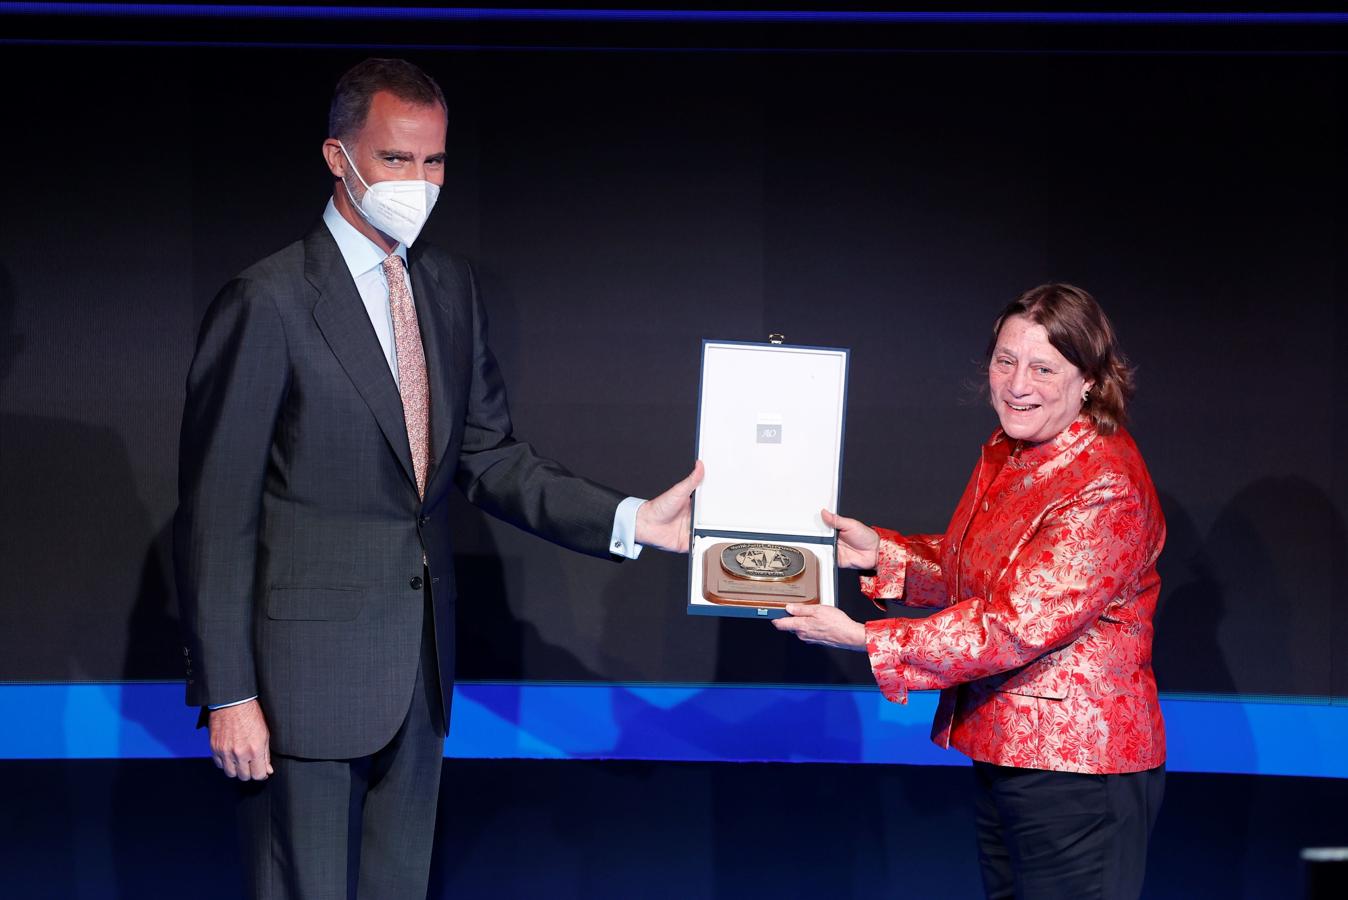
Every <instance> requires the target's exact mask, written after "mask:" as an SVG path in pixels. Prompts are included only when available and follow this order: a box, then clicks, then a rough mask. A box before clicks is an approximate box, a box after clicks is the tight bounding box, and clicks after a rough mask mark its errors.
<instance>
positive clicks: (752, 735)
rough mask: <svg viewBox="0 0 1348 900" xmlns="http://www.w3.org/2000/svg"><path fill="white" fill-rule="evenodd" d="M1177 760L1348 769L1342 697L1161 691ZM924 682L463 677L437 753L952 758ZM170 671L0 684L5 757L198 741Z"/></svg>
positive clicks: (954, 761)
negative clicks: (932, 736) (937, 735)
mask: <svg viewBox="0 0 1348 900" xmlns="http://www.w3.org/2000/svg"><path fill="white" fill-rule="evenodd" d="M1162 707H1163V709H1164V713H1165V719H1166V729H1167V732H1168V738H1169V748H1170V759H1169V763H1168V766H1169V768H1170V770H1171V771H1174V772H1224V773H1235V774H1250V775H1302V776H1315V777H1325V778H1348V705H1342V704H1329V703H1321V704H1311V703H1304V702H1278V703H1275V702H1252V701H1232V700H1195V699H1179V698H1165V699H1163V700H1162ZM935 708H936V695H935V694H933V693H920V694H913V695H912V696H911V698H910V701H909V703H908V704H907V705H906V706H900V705H898V704H894V703H889V702H888V701H886V700H885V699H884V698H883V697H882V696H881V695H880V694H879V693H878V692H877V691H876V690H874V689H873V688H807V687H780V686H779V687H746V686H738V687H719V686H716V687H713V686H674V685H623V684H520V683H515V682H509V683H497V682H484V683H463V684H459V685H458V687H457V688H456V689H455V695H454V712H453V727H452V728H451V733H450V737H449V739H448V740H447V741H446V742H445V755H446V756H449V757H454V758H463V759H490V758H525V759H644V760H683V761H710V762H749V761H771V762H828V763H890V764H907V765H963V764H965V762H966V761H965V759H964V757H963V756H961V755H960V754H959V753H956V752H954V751H945V750H941V749H939V748H937V747H936V746H934V745H933V744H932V743H931V742H930V741H928V739H927V734H928V730H929V728H930V724H931V718H932V715H933V713H934V712H935ZM195 720H196V711H195V710H192V709H189V708H188V707H186V706H184V705H183V703H182V686H181V685H180V684H176V683H171V682H154V683H129V684H7V685H0V721H2V722H5V723H6V727H5V728H4V729H2V730H0V759H176V758H191V757H204V756H207V755H208V747H207V742H206V735H205V732H204V731H197V730H196V729H195V728H194V725H195Z"/></svg>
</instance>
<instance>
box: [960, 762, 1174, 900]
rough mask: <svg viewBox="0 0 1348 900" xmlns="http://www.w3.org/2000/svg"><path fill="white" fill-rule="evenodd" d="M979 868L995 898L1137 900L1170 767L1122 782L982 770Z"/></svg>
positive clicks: (980, 766) (978, 774) (979, 766)
mask: <svg viewBox="0 0 1348 900" xmlns="http://www.w3.org/2000/svg"><path fill="white" fill-rule="evenodd" d="M974 775H975V778H976V781H977V786H976V789H975V804H976V818H977V827H978V861H979V864H980V866H981V868H982V871H983V889H984V891H985V892H986V893H987V896H988V897H990V898H1011V897H1015V898H1017V900H1046V898H1062V900H1093V898H1098V900H1136V898H1137V897H1138V896H1139V895H1140V894H1141V893H1142V881H1143V878H1144V876H1145V875H1146V872H1147V841H1148V839H1149V837H1150V835H1151V829H1152V826H1153V825H1154V824H1155V822H1156V814H1157V812H1158V811H1159V810H1160V808H1161V797H1162V795H1163V794H1164V792H1165V766H1163V765H1162V766H1157V767H1156V768H1155V769H1150V770H1147V771H1145V772H1129V773H1127V774H1121V775H1089V774H1083V773H1080V772H1049V771H1044V770H1040V769H1017V768H1012V767H1009V766H995V765H991V764H989V763H982V762H975V763H974Z"/></svg>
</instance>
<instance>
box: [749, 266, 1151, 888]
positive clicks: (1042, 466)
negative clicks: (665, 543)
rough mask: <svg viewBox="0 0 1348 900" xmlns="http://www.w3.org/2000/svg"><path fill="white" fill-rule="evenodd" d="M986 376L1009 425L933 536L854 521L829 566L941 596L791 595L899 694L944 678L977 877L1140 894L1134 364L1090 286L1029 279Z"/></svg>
mask: <svg viewBox="0 0 1348 900" xmlns="http://www.w3.org/2000/svg"><path fill="white" fill-rule="evenodd" d="M987 360H988V363H987V365H988V388H989V393H990V399H991V401H992V405H993V408H994V409H996V410H997V416H998V418H999V419H1000V420H1001V428H999V429H998V430H997V431H996V432H995V433H994V434H993V435H992V437H991V438H990V439H989V440H988V442H987V443H986V444H985V445H984V446H983V451H982V458H981V459H980V460H979V463H978V466H977V468H976V469H975V470H974V473H973V477H972V478H971V479H970V480H969V485H968V487H967V488H965V491H964V496H963V497H962V498H961V499H960V502H959V506H958V507H956V509H955V514H954V516H953V517H952V518H951V521H950V525H949V527H947V529H946V531H945V533H944V534H930V535H908V536H905V535H901V534H898V533H896V532H893V531H889V530H886V529H882V528H881V529H872V528H870V527H868V526H866V525H864V524H862V523H861V522H858V521H856V520H855V519H847V518H844V517H842V516H834V515H832V514H830V513H828V512H827V511H826V512H825V513H824V516H825V520H826V521H827V522H828V523H829V524H830V525H831V526H833V527H834V528H836V529H837V530H838V564H839V565H840V566H844V567H849V568H857V569H872V570H874V572H875V574H874V575H873V576H869V577H863V578H862V579H861V588H862V592H863V593H865V594H866V595H867V596H869V597H871V598H872V599H873V600H875V601H876V602H877V604H879V605H880V606H881V607H882V608H883V606H884V602H885V601H887V600H893V601H896V602H899V603H903V604H905V605H910V606H925V607H932V608H935V609H937V610H938V611H937V612H934V613H933V614H932V615H931V616H928V617H927V618H923V619H902V618H900V619H878V620H874V621H870V622H867V623H865V624H864V625H863V624H862V623H859V622H856V621H853V620H852V619H850V618H849V617H848V616H847V615H846V614H845V613H843V612H842V610H840V609H837V608H834V607H823V606H798V607H796V606H793V607H788V608H789V609H790V611H791V612H792V615H791V616H790V617H788V618H785V619H779V620H776V622H775V624H776V625H777V627H778V628H779V629H782V630H785V631H793V632H795V633H796V634H797V636H799V637H800V638H801V639H802V640H805V641H807V642H810V643H817V644H824V645H827V646H833V647H843V648H847V649H853V650H861V651H864V652H866V653H867V654H868V655H869V657H870V663H871V669H872V671H873V672H874V674H875V679H876V681H877V682H878V683H879V685H880V689H881V690H882V691H883V692H884V694H885V696H886V697H888V698H889V699H891V700H895V701H898V702H900V703H903V702H905V701H906V700H907V694H908V691H910V690H931V689H938V688H939V689H940V690H941V699H940V705H939V707H938V709H937V712H936V721H935V722H934V724H933V726H932V739H933V740H934V741H935V742H936V743H937V744H939V745H941V746H943V747H954V748H955V749H957V750H960V751H961V752H963V753H965V754H966V755H968V756H969V757H970V758H972V759H973V761H974V770H975V773H976V776H977V777H976V783H977V788H976V797H977V824H978V846H979V862H980V865H981V867H982V873H983V883H984V887H985V889H986V891H987V894H988V896H989V897H1013V896H1014V897H1018V898H1044V897H1063V898H1068V897H1071V898H1079V897H1107V898H1115V897H1117V898H1124V897H1127V898H1135V897H1137V896H1138V895H1139V894H1140V893H1141V889H1142V878H1143V874H1144V872H1145V868H1146V850H1147V839H1148V835H1149V834H1150V831H1151V826H1152V823H1153V822H1154V821H1155V817H1156V812H1157V810H1158V808H1159V806H1160V802H1161V795H1162V792H1163V788H1164V779H1165V766H1164V763H1165V728H1164V725H1163V723H1162V721H1161V708H1160V704H1159V703H1158V701H1157V697H1156V680H1155V678H1154V676H1153V675H1152V669H1151V646H1152V615H1153V613H1154V612H1155V610H1156V600H1157V597H1158V595H1159V593H1160V580H1159V579H1158V577H1157V575H1156V558H1157V556H1158V555H1159V554H1160V552H1161V545H1162V544H1163V543H1164V541H1165V522H1164V519H1163V518H1162V515H1161V507H1160V503H1159V501H1158V500H1157V498H1156V490H1155V488H1154V487H1153V486H1152V483H1151V477H1150V476H1149V475H1148V474H1147V467H1146V465H1145V464H1144V463H1143V462H1142V456H1141V454H1140V453H1139V452H1138V449H1137V445H1136V444H1135V443H1133V439H1132V438H1131V437H1130V436H1129V435H1128V433H1127V432H1126V431H1125V430H1124V429H1123V422H1124V409H1125V405H1126V403H1127V400H1128V398H1129V396H1130V395H1131V394H1132V373H1131V370H1130V369H1129V367H1128V365H1127V362H1126V360H1125V359H1124V357H1123V355H1122V354H1121V353H1120V352H1119V349H1118V346H1117V344H1116V342H1115V338H1114V330H1113V328H1112V326H1111V325H1110V323H1109V320H1108V319H1107V318H1106V317H1105V315H1104V312H1103V311H1102V310H1101V309H1100V307H1099V305H1098V304H1097V303H1096V302H1095V300H1094V299H1093V298H1092V297H1091V296H1090V294H1088V293H1086V292H1085V291H1083V290H1081V289H1080V288H1076V287H1073V286H1071V285H1067V284H1049V285H1043V286H1041V287H1037V288H1034V289H1033V290H1031V291H1027V292H1026V293H1024V294H1022V295H1021V296H1020V297H1019V298H1017V299H1016V300H1015V301H1013V302H1012V303H1011V304H1010V305H1008V306H1007V307H1006V309H1004V310H1003V311H1002V313H1001V315H999V316H998V317H997V320H996V322H995V324H994V325H993V330H992V341H991V342H990V344H989V347H988V355H987Z"/></svg>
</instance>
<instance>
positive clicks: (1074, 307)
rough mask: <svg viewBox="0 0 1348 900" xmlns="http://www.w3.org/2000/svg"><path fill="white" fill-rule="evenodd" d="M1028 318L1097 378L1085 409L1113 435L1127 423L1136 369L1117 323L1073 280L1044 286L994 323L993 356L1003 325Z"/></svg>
mask: <svg viewBox="0 0 1348 900" xmlns="http://www.w3.org/2000/svg"><path fill="white" fill-rule="evenodd" d="M1012 316H1025V317H1026V318H1027V319H1029V320H1030V321H1031V322H1034V323H1035V324H1036V325H1041V326H1043V328H1044V330H1045V331H1046V332H1048V341H1049V343H1050V344H1052V345H1053V348H1054V349H1055V350H1057V351H1058V352H1059V353H1061V354H1062V355H1063V357H1064V358H1066V360H1067V361H1068V362H1070V363H1071V364H1072V365H1074V366H1076V367H1077V368H1078V369H1080V370H1081V373H1082V374H1083V375H1084V376H1085V377H1086V380H1087V381H1090V382H1093V384H1092V385H1091V389H1090V397H1089V399H1088V400H1087V401H1086V403H1085V405H1083V406H1082V411H1083V412H1085V413H1086V415H1088V416H1090V417H1091V421H1093V422H1094V423H1095V427H1096V430H1098V431H1099V432H1100V433H1101V434H1113V433H1114V432H1115V430H1116V429H1118V428H1119V427H1120V426H1122V425H1123V424H1124V423H1125V422H1126V421H1127V408H1128V401H1129V400H1131V399H1132V397H1133V387H1134V381H1133V367H1132V366H1131V365H1129V364H1128V360H1127V358H1126V357H1125V356H1124V355H1123V352H1122V351H1121V350H1119V343H1118V340H1117V338H1115V336H1114V326H1113V325H1111V324H1110V322H1109V317H1108V316H1106V315H1105V311H1104V310H1103V309H1101V308H1100V304H1099V303H1097V302H1095V298H1094V297H1092V296H1091V295H1090V294H1088V293H1087V292H1086V291H1083V290H1082V289H1081V288H1079V287H1075V286H1073V285H1070V284H1041V285H1040V286H1039V287H1037V288H1031V289H1030V290H1028V291H1026V292H1025V293H1023V294H1021V295H1020V296H1019V297H1017V298H1016V299H1015V300H1012V301H1011V302H1010V303H1009V304H1007V306H1006V308H1005V309H1003V310H1002V311H1001V313H1000V314H999V315H998V316H997V320H996V321H995V322H993V324H992V340H991V341H989V342H988V352H987V359H988V360H991V359H992V353H993V350H995V349H996V347H997V338H998V336H999V335H1000V334H1001V333H1002V325H1004V324H1005V323H1006V320H1007V319H1009V318H1011V317H1012Z"/></svg>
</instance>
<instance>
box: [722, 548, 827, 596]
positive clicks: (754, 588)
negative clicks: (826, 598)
mask: <svg viewBox="0 0 1348 900" xmlns="http://www.w3.org/2000/svg"><path fill="white" fill-rule="evenodd" d="M739 543H742V542H739ZM729 546H730V542H728V541H727V542H726V543H724V544H713V545H712V546H710V547H708V548H707V552H705V553H703V554H702V596H703V597H704V598H706V599H707V600H708V601H710V602H712V603H721V604H725V605H727V606H761V607H769V608H773V609H782V608H783V607H785V606H786V605H787V604H790V603H818V602H819V560H818V558H817V557H816V556H815V555H814V553H813V552H811V551H810V550H809V549H808V548H806V547H794V549H796V550H799V551H801V552H802V553H803V554H804V555H805V571H803V572H801V573H800V574H799V575H797V576H796V577H795V578H793V579H791V580H789V581H752V580H750V579H747V578H741V577H738V576H735V575H731V574H730V573H729V572H727V571H725V569H723V568H721V551H722V550H724V549H725V548H726V547H729Z"/></svg>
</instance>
